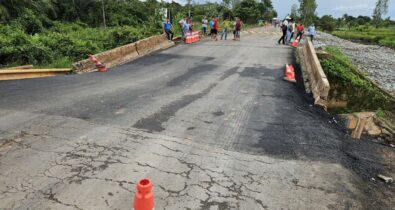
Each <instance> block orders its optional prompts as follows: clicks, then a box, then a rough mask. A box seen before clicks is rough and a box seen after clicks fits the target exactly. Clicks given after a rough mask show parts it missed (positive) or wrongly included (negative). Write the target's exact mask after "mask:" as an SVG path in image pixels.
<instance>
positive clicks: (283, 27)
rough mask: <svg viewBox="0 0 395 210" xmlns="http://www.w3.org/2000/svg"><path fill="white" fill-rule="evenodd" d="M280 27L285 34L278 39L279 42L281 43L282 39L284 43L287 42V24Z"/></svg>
mask: <svg viewBox="0 0 395 210" xmlns="http://www.w3.org/2000/svg"><path fill="white" fill-rule="evenodd" d="M280 28H281V31H282V32H283V35H282V36H281V38H280V39H279V40H278V44H280V43H281V41H282V42H283V44H285V38H286V35H287V25H285V24H282V25H281V26H280Z"/></svg>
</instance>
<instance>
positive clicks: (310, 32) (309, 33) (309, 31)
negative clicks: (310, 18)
mask: <svg viewBox="0 0 395 210" xmlns="http://www.w3.org/2000/svg"><path fill="white" fill-rule="evenodd" d="M307 36H309V37H310V40H311V42H313V40H314V36H315V26H314V23H313V24H311V25H310V26H309V28H308V29H307Z"/></svg>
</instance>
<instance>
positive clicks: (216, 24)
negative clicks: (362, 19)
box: [212, 17, 219, 41]
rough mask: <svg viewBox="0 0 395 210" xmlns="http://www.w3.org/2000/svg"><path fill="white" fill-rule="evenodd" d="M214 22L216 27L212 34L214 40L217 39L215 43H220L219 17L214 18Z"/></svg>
mask: <svg viewBox="0 0 395 210" xmlns="http://www.w3.org/2000/svg"><path fill="white" fill-rule="evenodd" d="M213 22H214V27H213V31H212V33H213V34H212V36H213V37H212V38H215V41H218V37H217V34H218V29H219V23H218V18H217V17H215V18H213Z"/></svg>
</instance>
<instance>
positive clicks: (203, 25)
mask: <svg viewBox="0 0 395 210" xmlns="http://www.w3.org/2000/svg"><path fill="white" fill-rule="evenodd" d="M207 24H208V20H207V17H206V16H204V18H203V20H202V33H203V35H204V36H207Z"/></svg>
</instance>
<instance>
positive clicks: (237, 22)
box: [235, 18, 243, 41]
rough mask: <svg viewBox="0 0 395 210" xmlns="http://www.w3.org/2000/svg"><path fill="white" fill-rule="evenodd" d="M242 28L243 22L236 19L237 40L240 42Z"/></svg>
mask: <svg viewBox="0 0 395 210" xmlns="http://www.w3.org/2000/svg"><path fill="white" fill-rule="evenodd" d="M241 27H243V21H241V20H240V18H237V19H236V26H235V31H236V34H235V36H236V37H235V38H236V39H235V40H239V41H240V31H241Z"/></svg>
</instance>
